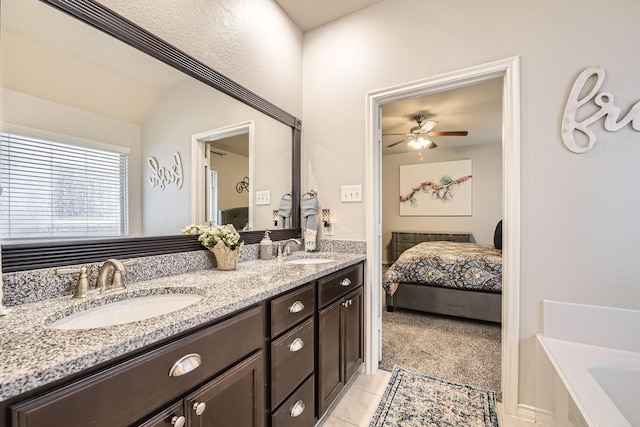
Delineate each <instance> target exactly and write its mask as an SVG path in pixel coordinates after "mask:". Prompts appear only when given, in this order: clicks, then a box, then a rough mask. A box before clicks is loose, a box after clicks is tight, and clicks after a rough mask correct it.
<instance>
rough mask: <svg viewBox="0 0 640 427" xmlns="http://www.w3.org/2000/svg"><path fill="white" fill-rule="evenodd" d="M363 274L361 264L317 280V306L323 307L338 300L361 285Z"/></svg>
mask: <svg viewBox="0 0 640 427" xmlns="http://www.w3.org/2000/svg"><path fill="white" fill-rule="evenodd" d="M363 279H364V273H363V269H362V264H357V265H354V266H352V267H348V268H345V269H344V270H340V271H338V272H336V273H333V274H331V275H329V276H327V277H323V278H322V279H319V280H318V306H319V307H320V308H322V307H324V306H325V305H327V304H328V303H330V302H332V301H334V300H335V299H337V298H340V297H341V296H343V295H346V294H347V293H349V292H351V291H352V290H354V289H355V288H357V287H358V286H360V285H362V284H363Z"/></svg>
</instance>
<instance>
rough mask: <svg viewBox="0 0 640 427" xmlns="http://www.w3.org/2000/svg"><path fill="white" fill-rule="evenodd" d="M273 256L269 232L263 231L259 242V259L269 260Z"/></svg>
mask: <svg viewBox="0 0 640 427" xmlns="http://www.w3.org/2000/svg"><path fill="white" fill-rule="evenodd" d="M272 256H273V242H272V241H271V239H270V238H269V230H265V232H264V237H263V238H262V240H261V241H260V259H266V260H269V259H271V257H272Z"/></svg>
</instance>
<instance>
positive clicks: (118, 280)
mask: <svg viewBox="0 0 640 427" xmlns="http://www.w3.org/2000/svg"><path fill="white" fill-rule="evenodd" d="M137 263H138V260H135V259H131V260H128V261H124V262H123V261H118V260H117V259H114V258H112V259H108V260H106V261H105V262H104V263H103V264H102V265H101V266H100V271H99V272H98V279H97V280H96V285H95V286H94V287H93V288H95V289H97V290H98V291H99V292H100V293H101V294H104V293H106V292H111V291H117V290H120V289H125V286H124V280H123V278H122V272H123V271H124V270H125V267H126V266H129V265H134V264H137ZM112 268H113V278H112V279H111V284H107V279H108V277H109V271H110V270H111V269H112ZM74 273H80V275H79V276H78V282H77V283H76V287H75V292H74V294H73V298H85V297H86V296H87V295H89V293H90V292H89V291H90V289H91V288H92V286H91V285H90V284H89V278H88V277H87V267H85V266H82V267H80V268H59V269H57V270H56V274H57V275H59V276H61V275H64V274H74Z"/></svg>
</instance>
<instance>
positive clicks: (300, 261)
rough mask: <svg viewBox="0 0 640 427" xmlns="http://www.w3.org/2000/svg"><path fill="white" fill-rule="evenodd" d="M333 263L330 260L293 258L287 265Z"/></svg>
mask: <svg viewBox="0 0 640 427" xmlns="http://www.w3.org/2000/svg"><path fill="white" fill-rule="evenodd" d="M328 262H333V260H332V259H330V258H295V259H292V260H288V261H287V264H326V263H328Z"/></svg>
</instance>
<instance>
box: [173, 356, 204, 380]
mask: <svg viewBox="0 0 640 427" xmlns="http://www.w3.org/2000/svg"><path fill="white" fill-rule="evenodd" d="M201 363H202V358H201V357H200V355H199V354H197V353H191V354H187V355H186V356H182V357H181V358H180V359H179V360H178V361H177V362H176V363H174V364H173V366H172V367H171V369H170V370H169V376H170V377H179V376H182V375H184V374H188V373H189V372H191V371H193V370H194V369H196V368H197V367H198V366H200V364H201Z"/></svg>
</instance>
